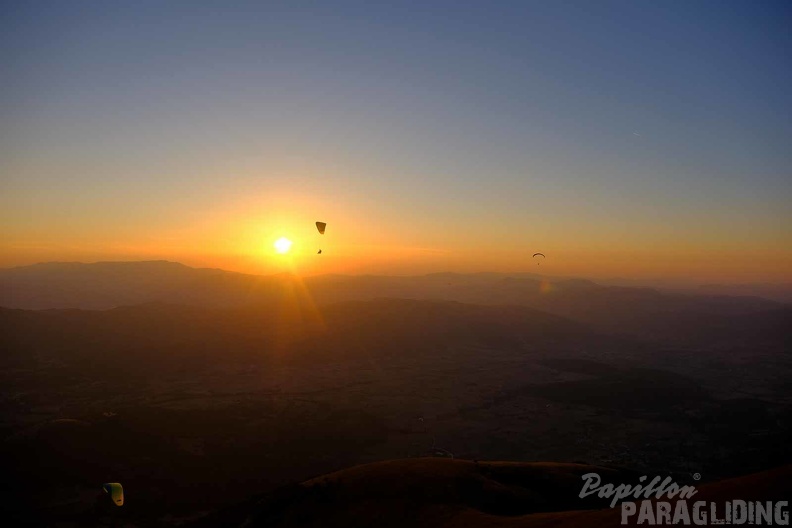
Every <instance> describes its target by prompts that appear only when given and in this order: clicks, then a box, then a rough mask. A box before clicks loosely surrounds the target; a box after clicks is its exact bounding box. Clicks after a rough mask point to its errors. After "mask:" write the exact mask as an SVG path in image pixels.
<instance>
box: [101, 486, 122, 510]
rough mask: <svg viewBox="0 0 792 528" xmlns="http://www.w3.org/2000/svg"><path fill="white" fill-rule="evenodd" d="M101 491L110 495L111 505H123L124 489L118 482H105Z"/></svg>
mask: <svg viewBox="0 0 792 528" xmlns="http://www.w3.org/2000/svg"><path fill="white" fill-rule="evenodd" d="M102 489H103V490H104V491H105V493H107V494H108V495H110V498H111V499H112V500H113V504H115V505H116V506H123V505H124V488H123V487H122V486H121V484H119V483H118V482H107V483H105V484H103V485H102Z"/></svg>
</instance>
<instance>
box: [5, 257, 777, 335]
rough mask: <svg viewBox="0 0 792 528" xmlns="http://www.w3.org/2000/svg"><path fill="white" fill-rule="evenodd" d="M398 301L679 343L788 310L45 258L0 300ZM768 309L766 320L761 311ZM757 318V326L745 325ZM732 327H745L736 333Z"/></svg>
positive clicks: (427, 278)
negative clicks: (514, 308)
mask: <svg viewBox="0 0 792 528" xmlns="http://www.w3.org/2000/svg"><path fill="white" fill-rule="evenodd" d="M376 298H402V299H425V300H444V301H457V302H462V303H468V304H480V305H521V306H526V307H530V308H533V309H536V310H540V311H543V312H547V313H551V314H555V315H558V316H562V317H566V318H569V319H573V320H576V321H579V322H581V323H583V324H586V325H589V326H591V327H592V328H594V329H596V330H598V331H603V332H608V333H620V334H627V335H633V336H636V335H637V336H640V337H642V338H648V339H654V338H658V339H675V340H677V341H680V342H687V341H702V340H703V341H708V340H711V339H712V338H713V337H717V338H719V339H729V340H731V339H735V338H737V339H754V338H756V336H757V335H760V334H761V333H762V332H766V331H767V330H769V328H768V327H767V323H766V322H765V321H767V320H780V321H781V324H786V323H785V322H788V321H789V307H788V305H784V304H781V303H778V302H775V301H770V300H766V299H762V298H758V297H731V296H724V295H693V294H681V293H667V292H660V291H657V290H653V289H650V288H627V287H617V286H601V285H598V284H596V283H594V282H592V281H588V280H582V279H559V280H553V281H551V282H548V281H543V280H540V279H538V278H536V277H535V276H533V275H530V274H516V275H505V274H498V273H476V274H467V275H466V274H453V273H440V274H431V275H423V276H414V277H386V276H369V275H364V276H341V275H327V276H317V277H309V278H306V279H300V278H298V277H295V276H292V275H288V274H282V275H272V276H257V275H246V274H242V273H233V272H228V271H223V270H219V269H196V268H190V267H188V266H184V265H182V264H177V263H174V262H165V261H154V262H100V263H95V264H80V263H47V264H37V265H34V266H24V267H19V268H11V269H4V270H0V306H5V307H8V308H24V309H52V308H81V309H108V308H114V307H119V306H124V305H134V304H141V303H149V302H163V303H169V304H184V305H192V306H204V307H242V306H249V305H269V306H273V305H278V304H283V303H290V302H295V299H296V300H297V301H296V302H299V303H307V304H313V305H327V304H329V303H338V302H342V301H353V300H357V301H366V300H372V299H376ZM765 315H767V317H765ZM755 320H760V321H763V322H761V323H760V326H762V328H761V329H759V330H756V329H753V328H752V327H751V325H752V324H754V323H752V321H755ZM738 327H743V328H742V330H741V331H740V332H737V331H736V329H737V328H738Z"/></svg>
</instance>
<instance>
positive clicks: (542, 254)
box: [533, 253, 547, 258]
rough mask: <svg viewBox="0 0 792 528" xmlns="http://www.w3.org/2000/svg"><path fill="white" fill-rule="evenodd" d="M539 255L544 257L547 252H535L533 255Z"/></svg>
mask: <svg viewBox="0 0 792 528" xmlns="http://www.w3.org/2000/svg"><path fill="white" fill-rule="evenodd" d="M537 255H539V256H542V257H544V256H545V254H544V253H534V254H533V256H534V257H535V256H537ZM545 258H547V257H545Z"/></svg>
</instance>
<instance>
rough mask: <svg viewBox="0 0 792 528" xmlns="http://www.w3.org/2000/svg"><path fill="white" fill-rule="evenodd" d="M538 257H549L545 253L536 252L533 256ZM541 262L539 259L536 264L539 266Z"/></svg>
mask: <svg viewBox="0 0 792 528" xmlns="http://www.w3.org/2000/svg"><path fill="white" fill-rule="evenodd" d="M536 257H542V260H544V259H546V258H547V257H545V254H544V253H534V254H533V257H532V258H536ZM539 262H540V261H539V260H537V261H536V265H537V266H538V265H539Z"/></svg>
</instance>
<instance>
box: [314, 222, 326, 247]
mask: <svg viewBox="0 0 792 528" xmlns="http://www.w3.org/2000/svg"><path fill="white" fill-rule="evenodd" d="M325 227H327V223H325V222H316V229H317V231H319V234H320V235H324V232H325ZM316 254H317V255H321V254H322V250H321V249H320V250H319V251H317V252H316Z"/></svg>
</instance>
